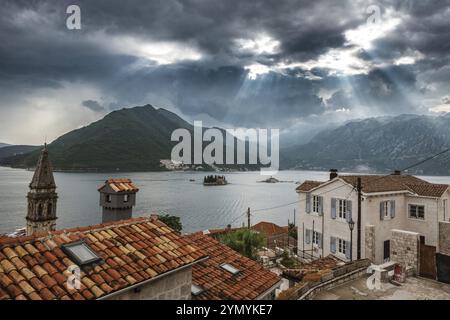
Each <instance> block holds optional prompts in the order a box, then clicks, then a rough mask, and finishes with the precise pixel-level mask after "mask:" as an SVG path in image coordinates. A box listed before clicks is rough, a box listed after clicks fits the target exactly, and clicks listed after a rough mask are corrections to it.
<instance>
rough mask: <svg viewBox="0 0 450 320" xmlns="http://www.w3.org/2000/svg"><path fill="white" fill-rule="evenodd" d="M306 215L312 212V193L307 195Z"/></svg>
mask: <svg viewBox="0 0 450 320" xmlns="http://www.w3.org/2000/svg"><path fill="white" fill-rule="evenodd" d="M305 211H306V213H310V212H311V193H307V194H306V208H305Z"/></svg>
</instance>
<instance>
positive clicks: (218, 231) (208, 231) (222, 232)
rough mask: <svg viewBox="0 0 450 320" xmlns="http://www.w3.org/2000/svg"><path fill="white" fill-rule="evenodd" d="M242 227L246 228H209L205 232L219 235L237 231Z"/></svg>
mask: <svg viewBox="0 0 450 320" xmlns="http://www.w3.org/2000/svg"><path fill="white" fill-rule="evenodd" d="M240 229H245V228H242V227H238V228H222V229H208V230H205V231H204V232H203V233H204V234H208V235H211V236H218V235H221V234H224V233H228V232H233V231H237V230H240Z"/></svg>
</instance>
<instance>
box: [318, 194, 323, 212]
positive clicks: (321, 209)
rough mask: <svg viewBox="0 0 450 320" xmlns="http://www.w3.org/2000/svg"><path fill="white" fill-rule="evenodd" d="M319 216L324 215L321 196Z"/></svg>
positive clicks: (320, 197)
mask: <svg viewBox="0 0 450 320" xmlns="http://www.w3.org/2000/svg"><path fill="white" fill-rule="evenodd" d="M319 214H320V215H323V197H322V196H319Z"/></svg>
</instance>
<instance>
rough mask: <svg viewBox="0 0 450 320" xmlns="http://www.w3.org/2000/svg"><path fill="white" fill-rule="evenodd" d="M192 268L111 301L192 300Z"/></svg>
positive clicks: (172, 274)
mask: <svg viewBox="0 0 450 320" xmlns="http://www.w3.org/2000/svg"><path fill="white" fill-rule="evenodd" d="M191 283H192V268H191V267H189V268H185V269H182V270H180V271H177V272H174V273H171V274H169V275H167V276H165V277H162V278H160V279H157V280H155V281H150V282H149V283H147V284H146V285H143V286H142V287H140V288H139V289H138V290H135V289H131V290H129V291H126V292H124V293H122V294H120V295H117V296H113V297H111V298H110V300H190V299H191Z"/></svg>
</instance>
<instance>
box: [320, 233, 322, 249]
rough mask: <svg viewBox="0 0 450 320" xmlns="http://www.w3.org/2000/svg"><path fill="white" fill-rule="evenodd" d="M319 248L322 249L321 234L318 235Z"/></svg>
mask: <svg viewBox="0 0 450 320" xmlns="http://www.w3.org/2000/svg"><path fill="white" fill-rule="evenodd" d="M319 248H320V249H322V234H321V233H319Z"/></svg>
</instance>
